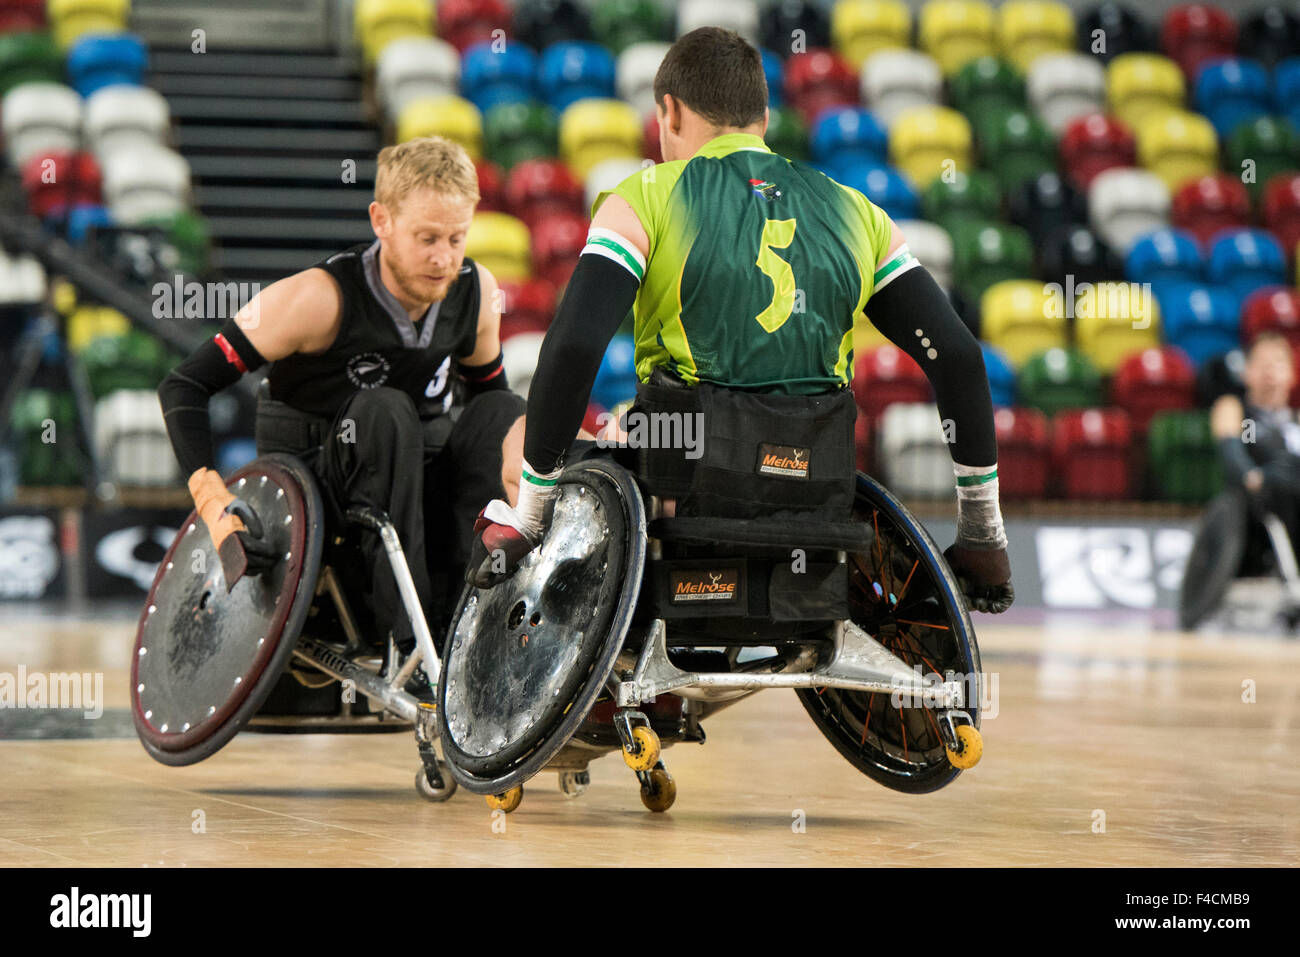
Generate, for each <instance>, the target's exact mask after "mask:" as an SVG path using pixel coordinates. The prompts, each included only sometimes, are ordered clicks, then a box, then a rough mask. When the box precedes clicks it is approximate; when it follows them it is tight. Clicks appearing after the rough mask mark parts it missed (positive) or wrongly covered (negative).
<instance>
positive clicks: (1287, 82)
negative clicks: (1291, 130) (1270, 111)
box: [1273, 56, 1300, 129]
mask: <svg viewBox="0 0 1300 957" xmlns="http://www.w3.org/2000/svg"><path fill="white" fill-rule="evenodd" d="M1273 96H1274V99H1275V101H1276V104H1277V108H1278V109H1279V110H1281V111H1282V113H1283V114H1284V115H1285V116H1286V118H1287V119H1288V120H1290V121H1291V125H1292V126H1293V127H1295V128H1296V129H1300V56H1293V57H1290V58H1288V59H1286V60H1283V61H1282V62H1281V63H1279V64H1278V65H1277V69H1276V70H1274V71H1273Z"/></svg>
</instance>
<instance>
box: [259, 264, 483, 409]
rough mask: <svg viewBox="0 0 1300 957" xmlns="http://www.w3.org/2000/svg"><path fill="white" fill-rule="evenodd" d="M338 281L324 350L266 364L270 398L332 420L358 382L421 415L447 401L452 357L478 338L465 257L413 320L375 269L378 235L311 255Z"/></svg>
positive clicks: (474, 294)
mask: <svg viewBox="0 0 1300 957" xmlns="http://www.w3.org/2000/svg"><path fill="white" fill-rule="evenodd" d="M313 268H317V269H324V270H325V271H326V272H328V273H329V274H330V275H331V276H333V277H334V281H335V282H337V283H338V286H339V290H340V292H341V293H342V297H343V314H342V318H341V320H340V322H339V332H338V336H337V337H335V339H334V342H333V343H332V344H331V345H330V347H329V348H328V349H326V350H325V351H324V352H321V353H317V354H315V355H307V354H304V353H296V354H294V355H291V356H287V357H285V358H283V359H280V360H278V361H276V362H274V363H272V364H271V368H270V371H269V372H268V373H267V382H268V384H269V387H270V390H271V398H272V399H275V400H277V401H279V402H284V403H285V404H287V405H290V406H292V407H293V408H295V409H298V410H299V411H301V412H307V413H310V414H312V415H318V416H323V417H324V418H327V419H329V420H331V421H332V420H333V419H334V416H335V414H336V413H337V412H338V409H339V407H340V406H342V404H343V402H344V400H346V399H347V398H348V397H349V396H351V395H352V394H353V393H354V392H356V391H357V390H359V389H376V388H378V387H380V386H389V387H391V388H394V389H400V390H401V391H403V392H405V393H406V394H407V395H409V396H410V397H411V398H412V399H413V400H414V402H415V407H416V409H417V410H418V411H419V413H420V416H421V418H430V417H432V416H435V415H440V414H442V413H443V412H446V411H447V410H448V409H449V408H451V403H452V397H453V388H452V385H453V381H454V376H453V375H452V371H453V370H452V367H451V365H452V361H453V360H462V359H465V358H467V357H469V356H470V355H472V354H473V352H474V346H475V342H476V340H477V338H478V313H479V298H480V296H479V281H478V270H476V269H475V268H474V261H473V260H472V259H469V258H466V259H465V262H464V264H463V265H462V266H461V269H460V275H459V276H457V277H456V279H455V281H453V282H452V284H451V286H450V287H449V288H448V290H447V297H446V298H445V299H443V300H442V301H441V302H435V303H434V304H433V305H432V306H430V307H429V311H428V312H426V313H425V315H424V317H423V318H422V319H421V320H419V321H418V322H412V321H411V319H410V317H409V316H407V314H406V310H405V309H403V308H402V307H401V305H399V304H398V302H397V300H396V299H395V298H394V297H393V295H392V293H390V292H389V291H388V289H387V288H386V287H385V286H384V284H383V281H382V280H381V279H380V276H379V240H375V241H374V242H373V243H370V244H369V245H367V244H365V243H362V244H360V245H357V246H353V247H352V248H351V249H345V250H344V251H343V252H341V253H336V254H335V255H333V256H330V257H329V258H328V259H324V260H322V261H321V262H319V263H316V265H315V267H313Z"/></svg>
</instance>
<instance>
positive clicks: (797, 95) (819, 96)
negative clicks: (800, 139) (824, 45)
mask: <svg viewBox="0 0 1300 957" xmlns="http://www.w3.org/2000/svg"><path fill="white" fill-rule="evenodd" d="M785 99H786V102H788V103H789V105H790V106H793V107H794V108H795V109H796V110H798V111H799V113H800V115H801V116H802V117H803V120H804V122H805V123H807V124H809V125H811V124H812V123H814V122H815V121H816V119H817V116H818V114H820V113H821V111H822V110H824V109H826V108H827V107H831V106H857V105H858V75H857V74H856V73H854V72H853V70H852V69H850V67H849V65H848V64H847V63H845V62H844V61H843V60H841V59H840V58H839V57H838V56H837V55H836V54H835V53H834V52H832V51H830V50H814V49H809V50H807V51H806V52H803V53H796V54H794V55H793V56H791V57H790V59H789V60H788V61H786V65H785Z"/></svg>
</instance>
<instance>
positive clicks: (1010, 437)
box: [993, 406, 1051, 501]
mask: <svg viewBox="0 0 1300 957" xmlns="http://www.w3.org/2000/svg"><path fill="white" fill-rule="evenodd" d="M993 427H994V431H995V433H996V435H997V441H998V465H999V469H998V493H999V495H1000V496H1001V498H1003V499H1004V500H1006V501H1025V500H1028V499H1037V498H1043V497H1044V496H1045V495H1046V494H1047V480H1048V475H1049V471H1048V461H1049V456H1050V453H1051V440H1050V439H1049V433H1048V428H1047V416H1045V415H1043V413H1042V412H1040V411H1039V410H1038V409H1031V408H1028V407H1024V406H1021V407H1017V408H1000V409H997V410H995V411H994V413H993Z"/></svg>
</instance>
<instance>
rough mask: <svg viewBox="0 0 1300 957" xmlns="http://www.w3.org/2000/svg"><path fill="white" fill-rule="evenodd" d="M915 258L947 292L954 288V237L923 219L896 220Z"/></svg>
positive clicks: (896, 224)
mask: <svg viewBox="0 0 1300 957" xmlns="http://www.w3.org/2000/svg"><path fill="white" fill-rule="evenodd" d="M894 225H895V226H897V227H898V231H899V232H901V233H902V234H903V237H904V239H905V240H906V241H907V248H908V249H909V250H911V253H912V255H913V256H915V257H916V258H917V261H918V262H920V263H921V265H923V266H924V267H925V268H926V269H928V270H929V271H930V275H931V276H933V277H934V281H935V282H937V283H938V284H939V286H940V288H942V289H943V290H944V291H945V292H946V291H947V290H949V289H951V288H952V237H951V236H950V235H948V230H946V229H944V228H943V227H942V226H940V225H938V224H937V223H929V222H926V221H925V220H923V219H901V220H895V222H894Z"/></svg>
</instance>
